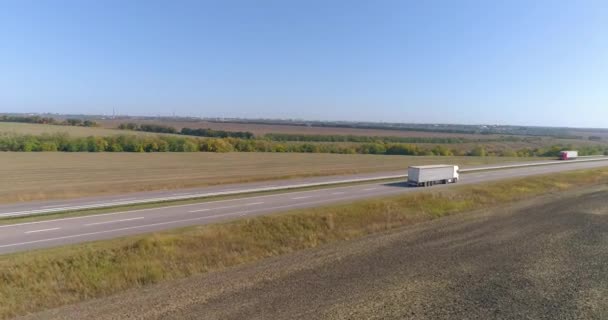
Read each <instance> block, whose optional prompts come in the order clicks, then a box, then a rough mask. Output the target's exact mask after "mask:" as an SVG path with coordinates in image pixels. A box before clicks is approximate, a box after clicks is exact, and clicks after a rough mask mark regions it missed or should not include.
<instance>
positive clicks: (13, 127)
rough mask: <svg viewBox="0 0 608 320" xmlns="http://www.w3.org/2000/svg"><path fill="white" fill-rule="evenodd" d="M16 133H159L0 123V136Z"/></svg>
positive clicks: (79, 135) (74, 135) (78, 134)
mask: <svg viewBox="0 0 608 320" xmlns="http://www.w3.org/2000/svg"><path fill="white" fill-rule="evenodd" d="M3 133H16V134H31V135H41V134H54V133H67V134H69V135H70V136H72V137H88V136H111V135H118V134H130V135H133V134H136V135H151V136H156V135H159V133H150V132H139V131H125V130H118V129H108V128H103V127H97V128H95V127H75V126H60V125H48V124H32V123H16V122H0V134H3Z"/></svg>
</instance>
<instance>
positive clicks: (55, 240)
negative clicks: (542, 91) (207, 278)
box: [0, 162, 608, 253]
mask: <svg viewBox="0 0 608 320" xmlns="http://www.w3.org/2000/svg"><path fill="white" fill-rule="evenodd" d="M607 165H608V163H606V162H579V163H576V162H571V163H568V164H565V165H562V166H546V167H522V168H516V169H505V170H500V171H494V172H492V171H489V172H487V171H482V172H474V173H467V174H463V175H462V178H461V180H460V183H459V184H471V183H478V182H484V181H495V180H500V179H505V178H516V177H523V176H529V175H535V174H545V173H550V172H559V171H564V170H577V169H584V168H594V167H602V166H607ZM449 187H451V186H450V185H439V186H435V187H433V189H438V188H449ZM425 190H428V188H408V187H406V185H405V183H378V182H376V183H369V184H361V185H351V186H339V187H334V188H331V189H329V190H328V189H317V190H305V191H293V192H288V193H281V194H272V195H261V196H248V197H247V196H246V197H243V198H238V199H230V200H218V201H210V202H203V203H194V204H185V205H175V206H167V207H159V208H149V209H141V210H130V211H122V212H115V213H107V214H99V215H90V216H82V217H71V218H60V219H54V220H48V221H40V222H28V223H20V224H15V225H5V226H0V253H9V252H18V251H23V250H30V249H35V248H44V247H52V246H57V245H63V244H70V243H79V242H84V241H92V240H101V239H110V238H115V237H120V236H126V235H132V234H140V233H146V232H154V231H161V230H166V229H170V228H175V227H182V226H189V225H199V224H207V223H213V222H219V221H226V220H230V219H235V218H239V217H244V216H246V217H252V216H256V215H261V214H268V213H274V212H280V211H286V210H290V209H297V208H309V207H314V206H319V205H325V204H331V203H341V202H350V201H353V200H359V199H365V198H372V197H378V196H387V195H394V194H403V193H406V192H424V191H425Z"/></svg>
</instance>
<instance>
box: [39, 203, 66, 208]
mask: <svg viewBox="0 0 608 320" xmlns="http://www.w3.org/2000/svg"><path fill="white" fill-rule="evenodd" d="M63 206H65V204H56V205H52V206H44V207H40V208H42V209H48V208H59V207H63Z"/></svg>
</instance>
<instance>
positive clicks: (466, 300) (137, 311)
mask: <svg viewBox="0 0 608 320" xmlns="http://www.w3.org/2000/svg"><path fill="white" fill-rule="evenodd" d="M28 318H30V319H124V318H129V319H608V188H596V189H594V190H587V191H585V192H577V193H569V194H558V195H551V196H547V197H543V198H540V199H536V200H534V201H528V202H524V203H518V204H515V205H512V206H510V207H505V208H500V209H495V210H491V211H488V210H485V211H480V212H472V213H469V214H461V215H455V216H451V217H447V218H443V219H439V220H436V221H431V222H428V223H422V224H419V225H416V226H412V227H408V228H404V229H401V230H398V231H396V232H391V233H388V234H378V235H374V236H370V237H366V238H363V239H359V240H353V241H347V242H341V243H336V244H332V245H328V246H324V247H321V248H316V249H312V250H305V251H302V252H298V253H295V254H290V255H285V256H281V257H277V258H271V259H267V260H264V261H261V262H258V263H255V264H250V265H245V266H241V267H238V268H231V269H228V270H226V271H223V272H216V273H211V274H207V275H202V276H196V277H191V278H189V279H185V280H180V281H172V282H167V283H162V284H159V285H155V286H150V287H147V288H145V289H140V290H131V291H128V292H125V293H122V294H119V295H116V296H112V297H109V298H104V299H97V300H93V301H89V302H86V303H81V304H78V305H73V306H67V307H63V308H59V309H55V310H51V311H47V312H44V313H40V314H36V315H31V316H29V317H28Z"/></svg>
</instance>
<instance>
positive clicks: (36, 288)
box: [0, 168, 608, 318]
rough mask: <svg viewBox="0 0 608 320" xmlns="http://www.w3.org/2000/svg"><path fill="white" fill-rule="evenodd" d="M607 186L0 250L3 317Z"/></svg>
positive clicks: (323, 212)
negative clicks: (19, 250) (448, 217)
mask: <svg viewBox="0 0 608 320" xmlns="http://www.w3.org/2000/svg"><path fill="white" fill-rule="evenodd" d="M606 183H608V168H602V169H592V170H585V171H575V172H566V173H560V174H551V175H546V176H537V177H532V178H525V179H514V180H509V181H500V182H492V183H484V184H479V185H463V186H455V187H453V188H447V189H441V190H429V192H422V193H412V194H405V195H401V196H393V197H387V198H379V199H373V200H365V201H357V202H353V203H351V204H345V205H333V206H326V207H319V208H313V209H302V210H295V211H291V212H289V213H287V214H274V215H269V216H262V217H256V218H251V219H243V220H237V221H232V222H228V223H222V224H215V225H205V226H200V227H189V228H182V229H176V230H173V231H168V232H162V233H156V234H150V235H142V236H133V237H127V238H121V239H116V240H110V241H100V242H95V243H90V244H84V245H73V246H67V247H60V248H53V249H46V250H38V251H32V252H26V253H19V254H12V255H5V256H1V257H0V318H9V317H11V316H15V315H20V314H25V313H28V312H35V311H39V310H43V309H47V308H52V307H56V306H60V305H64V304H69V303H75V302H79V301H83V300H87V299H91V298H95V297H101V296H106V295H110V294H113V293H116V292H119V291H123V290H126V289H130V288H137V287H141V286H145V285H148V284H152V283H157V282H159V281H163V280H169V279H176V278H183V277H188V276H190V275H194V274H200V273H205V272H209V271H214V270H220V269H223V268H226V267H229V266H234V265H237V264H242V263H246V262H251V261H255V260H259V259H262V258H265V257H271V256H276V255H280V254H284V253H289V252H293V251H296V250H301V249H305V248H312V247H316V246H318V245H322V244H325V243H329V242H333V241H340V240H348V239H353V238H357V237H361V236H365V235H367V234H371V233H374V232H381V231H386V230H391V229H395V228H399V227H403V226H407V225H411V224H414V223H417V222H421V221H428V220H431V219H435V218H439V217H442V216H445V215H448V214H454V213H459V212H465V211H470V210H475V209H482V208H490V207H493V206H497V205H501V204H506V203H510V202H513V201H517V200H523V199H530V198H533V197H536V196H539V195H543V194H547V193H551V192H557V191H565V190H570V189H574V188H577V187H586V186H593V185H599V184H606Z"/></svg>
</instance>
